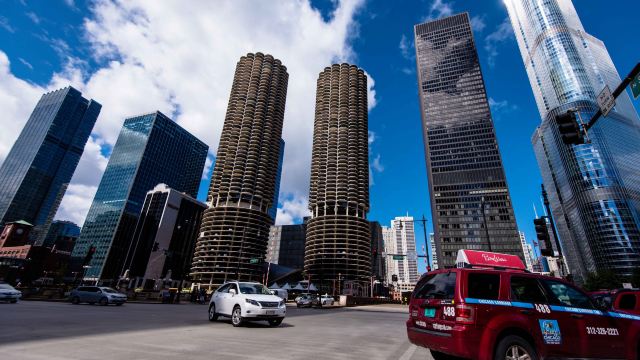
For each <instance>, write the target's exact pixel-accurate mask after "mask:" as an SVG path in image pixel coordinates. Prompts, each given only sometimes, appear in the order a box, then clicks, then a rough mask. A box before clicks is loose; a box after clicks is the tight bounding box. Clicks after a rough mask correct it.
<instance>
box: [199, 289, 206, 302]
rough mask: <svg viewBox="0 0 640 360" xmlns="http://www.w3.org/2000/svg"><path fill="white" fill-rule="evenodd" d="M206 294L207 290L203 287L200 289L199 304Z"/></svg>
mask: <svg viewBox="0 0 640 360" xmlns="http://www.w3.org/2000/svg"><path fill="white" fill-rule="evenodd" d="M206 295H207V292H206V291H205V290H204V288H201V289H200V304H204V299H205V297H206Z"/></svg>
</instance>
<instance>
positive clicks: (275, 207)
mask: <svg viewBox="0 0 640 360" xmlns="http://www.w3.org/2000/svg"><path fill="white" fill-rule="evenodd" d="M284 144H285V142H284V139H280V156H279V157H278V172H277V175H276V191H274V192H273V204H271V208H269V216H271V219H273V222H272V224H275V223H276V215H278V196H279V195H280V180H281V179H282V165H283V163H284Z"/></svg>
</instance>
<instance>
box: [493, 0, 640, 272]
mask: <svg viewBox="0 0 640 360" xmlns="http://www.w3.org/2000/svg"><path fill="white" fill-rule="evenodd" d="M505 4H506V6H507V10H508V12H509V17H510V19H511V24H512V25H513V28H514V31H515V34H516V39H517V41H518V46H519V48H520V52H521V54H522V58H523V61H524V65H525V68H526V71H527V75H528V76H529V82H530V84H531V87H532V89H533V94H534V97H535V100H536V103H537V105H538V110H539V112H540V116H541V118H542V123H541V124H540V126H539V127H538V128H537V129H536V131H535V132H534V134H533V137H532V143H533V147H534V150H535V154H536V158H537V161H538V165H539V167H540V171H541V174H542V179H543V182H544V188H545V189H546V191H547V192H548V194H549V200H550V205H551V206H550V207H551V213H552V214H553V219H554V222H555V225H556V229H557V232H558V236H559V238H560V240H561V243H562V247H563V254H564V255H565V257H566V259H567V262H568V267H569V270H570V271H571V273H572V274H573V276H574V279H575V280H576V281H578V282H580V281H583V280H584V279H585V277H586V275H587V273H590V272H596V271H598V270H601V269H610V270H613V271H615V272H616V273H618V274H619V275H630V274H631V273H632V272H633V269H634V268H637V267H639V266H640V226H639V224H640V215H639V213H640V167H638V159H640V122H639V121H638V115H637V113H636V112H635V110H634V109H633V106H632V104H631V102H630V99H629V97H628V95H627V94H626V92H623V93H622V94H621V95H620V96H619V97H618V99H617V100H616V106H615V108H614V109H613V110H612V111H611V113H610V114H609V115H608V116H607V117H605V118H601V119H600V120H599V121H598V122H597V123H596V124H595V126H593V127H592V128H591V129H590V130H589V140H590V142H587V143H586V144H581V145H565V144H564V143H563V142H562V139H561V136H560V134H559V132H558V128H557V125H556V123H555V116H556V115H558V114H562V113H565V112H566V111H568V110H569V109H573V110H576V111H577V113H578V115H579V117H580V119H581V120H582V121H584V122H587V121H588V120H589V119H590V118H591V116H592V115H593V114H594V113H595V112H596V111H597V110H598V106H597V103H596V96H597V94H598V93H599V92H600V91H601V90H602V89H603V88H604V87H605V86H609V88H610V89H611V90H613V89H615V88H616V87H617V85H618V84H619V82H620V77H619V76H618V72H617V71H616V69H615V66H614V65H613V62H612V61H611V58H610V56H609V54H608V52H607V50H606V48H605V46H604V44H603V43H602V41H600V40H598V39H596V38H595V37H593V36H591V35H589V34H587V33H586V32H585V30H584V28H583V26H582V23H581V22H580V19H579V18H578V14H577V13H576V10H575V8H574V7H573V4H572V2H571V1H570V0H548V1H534V0H518V1H515V0H506V1H505Z"/></svg>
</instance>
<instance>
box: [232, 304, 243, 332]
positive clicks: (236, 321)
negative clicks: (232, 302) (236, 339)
mask: <svg viewBox="0 0 640 360" xmlns="http://www.w3.org/2000/svg"><path fill="white" fill-rule="evenodd" d="M231 324H232V325H233V326H235V327H238V326H242V309H240V306H238V305H236V307H234V308H233V312H232V313H231Z"/></svg>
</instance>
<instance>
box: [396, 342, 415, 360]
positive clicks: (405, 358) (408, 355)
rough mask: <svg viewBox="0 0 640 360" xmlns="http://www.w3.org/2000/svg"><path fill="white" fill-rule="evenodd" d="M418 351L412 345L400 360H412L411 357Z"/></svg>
mask: <svg viewBox="0 0 640 360" xmlns="http://www.w3.org/2000/svg"><path fill="white" fill-rule="evenodd" d="M417 349H418V347H417V346H415V345H413V344H411V346H409V348H408V349H407V350H406V351H405V352H404V354H402V356H401V357H400V358H399V359H398V360H409V359H411V357H412V356H413V353H415V352H416V350H417Z"/></svg>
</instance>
